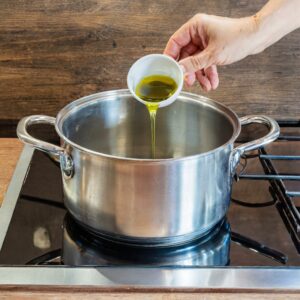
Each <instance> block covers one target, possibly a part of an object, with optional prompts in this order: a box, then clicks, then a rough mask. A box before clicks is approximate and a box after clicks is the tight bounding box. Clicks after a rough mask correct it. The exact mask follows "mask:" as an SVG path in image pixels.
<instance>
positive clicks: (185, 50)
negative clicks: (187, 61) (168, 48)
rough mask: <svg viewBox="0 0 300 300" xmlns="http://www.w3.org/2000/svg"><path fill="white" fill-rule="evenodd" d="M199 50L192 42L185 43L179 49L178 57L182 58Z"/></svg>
mask: <svg viewBox="0 0 300 300" xmlns="http://www.w3.org/2000/svg"><path fill="white" fill-rule="evenodd" d="M198 50H199V48H198V46H196V45H195V44H193V43H189V44H187V45H186V46H185V47H183V48H182V49H181V52H180V57H179V59H180V60H182V59H184V58H186V57H188V56H190V55H193V54H195V53H196V52H197V51H198Z"/></svg>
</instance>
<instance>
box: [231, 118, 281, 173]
mask: <svg viewBox="0 0 300 300" xmlns="http://www.w3.org/2000/svg"><path fill="white" fill-rule="evenodd" d="M240 122H241V125H247V124H252V123H259V124H264V125H266V126H267V127H268V128H269V132H268V134H267V135H265V136H263V137H261V138H259V139H257V140H254V141H251V142H248V143H245V144H242V145H239V146H238V147H236V148H235V149H233V152H232V156H231V174H232V175H234V172H235V169H236V167H237V165H238V163H239V161H240V158H241V156H242V155H243V153H244V152H246V151H251V150H255V149H259V148H261V147H263V146H265V145H267V144H269V143H271V142H273V141H275V140H276V139H277V138H278V136H279V134H280V128H279V125H278V124H277V122H276V121H275V120H273V119H272V118H270V117H267V116H256V115H252V116H245V117H242V118H240Z"/></svg>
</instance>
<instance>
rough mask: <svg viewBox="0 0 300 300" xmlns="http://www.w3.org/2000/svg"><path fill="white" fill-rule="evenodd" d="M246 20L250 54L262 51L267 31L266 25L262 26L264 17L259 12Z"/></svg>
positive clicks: (265, 44) (264, 46) (265, 46)
mask: <svg viewBox="0 0 300 300" xmlns="http://www.w3.org/2000/svg"><path fill="white" fill-rule="evenodd" d="M248 22H249V23H250V25H249V27H250V35H249V37H250V41H249V43H251V45H252V47H251V48H250V49H251V50H250V53H249V54H250V55H252V54H257V53H260V52H262V51H264V50H265V49H266V48H267V46H268V43H267V39H268V33H267V32H266V29H267V28H266V27H265V26H264V19H263V16H261V15H260V14H259V13H257V14H255V15H253V16H250V17H248Z"/></svg>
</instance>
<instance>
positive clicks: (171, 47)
mask: <svg viewBox="0 0 300 300" xmlns="http://www.w3.org/2000/svg"><path fill="white" fill-rule="evenodd" d="M190 41H191V36H190V32H189V28H188V26H187V25H186V24H184V25H183V26H182V27H180V28H179V29H178V30H177V31H176V32H175V33H174V34H173V35H172V36H171V37H170V39H169V41H168V43H167V46H166V48H165V50H164V54H166V55H169V56H171V57H173V58H174V59H178V58H179V56H180V51H181V49H182V48H183V47H185V46H186V45H188V44H189V43H190Z"/></svg>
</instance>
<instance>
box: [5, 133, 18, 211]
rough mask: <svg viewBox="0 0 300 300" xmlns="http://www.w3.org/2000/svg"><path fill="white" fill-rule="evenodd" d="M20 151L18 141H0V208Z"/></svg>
mask: <svg viewBox="0 0 300 300" xmlns="http://www.w3.org/2000/svg"><path fill="white" fill-rule="evenodd" d="M22 149H23V144H22V143H21V142H20V141H19V140H18V139H14V138H3V139H0V206H1V204H2V201H3V198H4V195H5V192H6V189H7V187H8V184H9V182H10V179H11V177H12V174H13V172H14V169H15V166H16V164H17V161H18V158H19V155H20V153H21V151H22Z"/></svg>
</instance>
